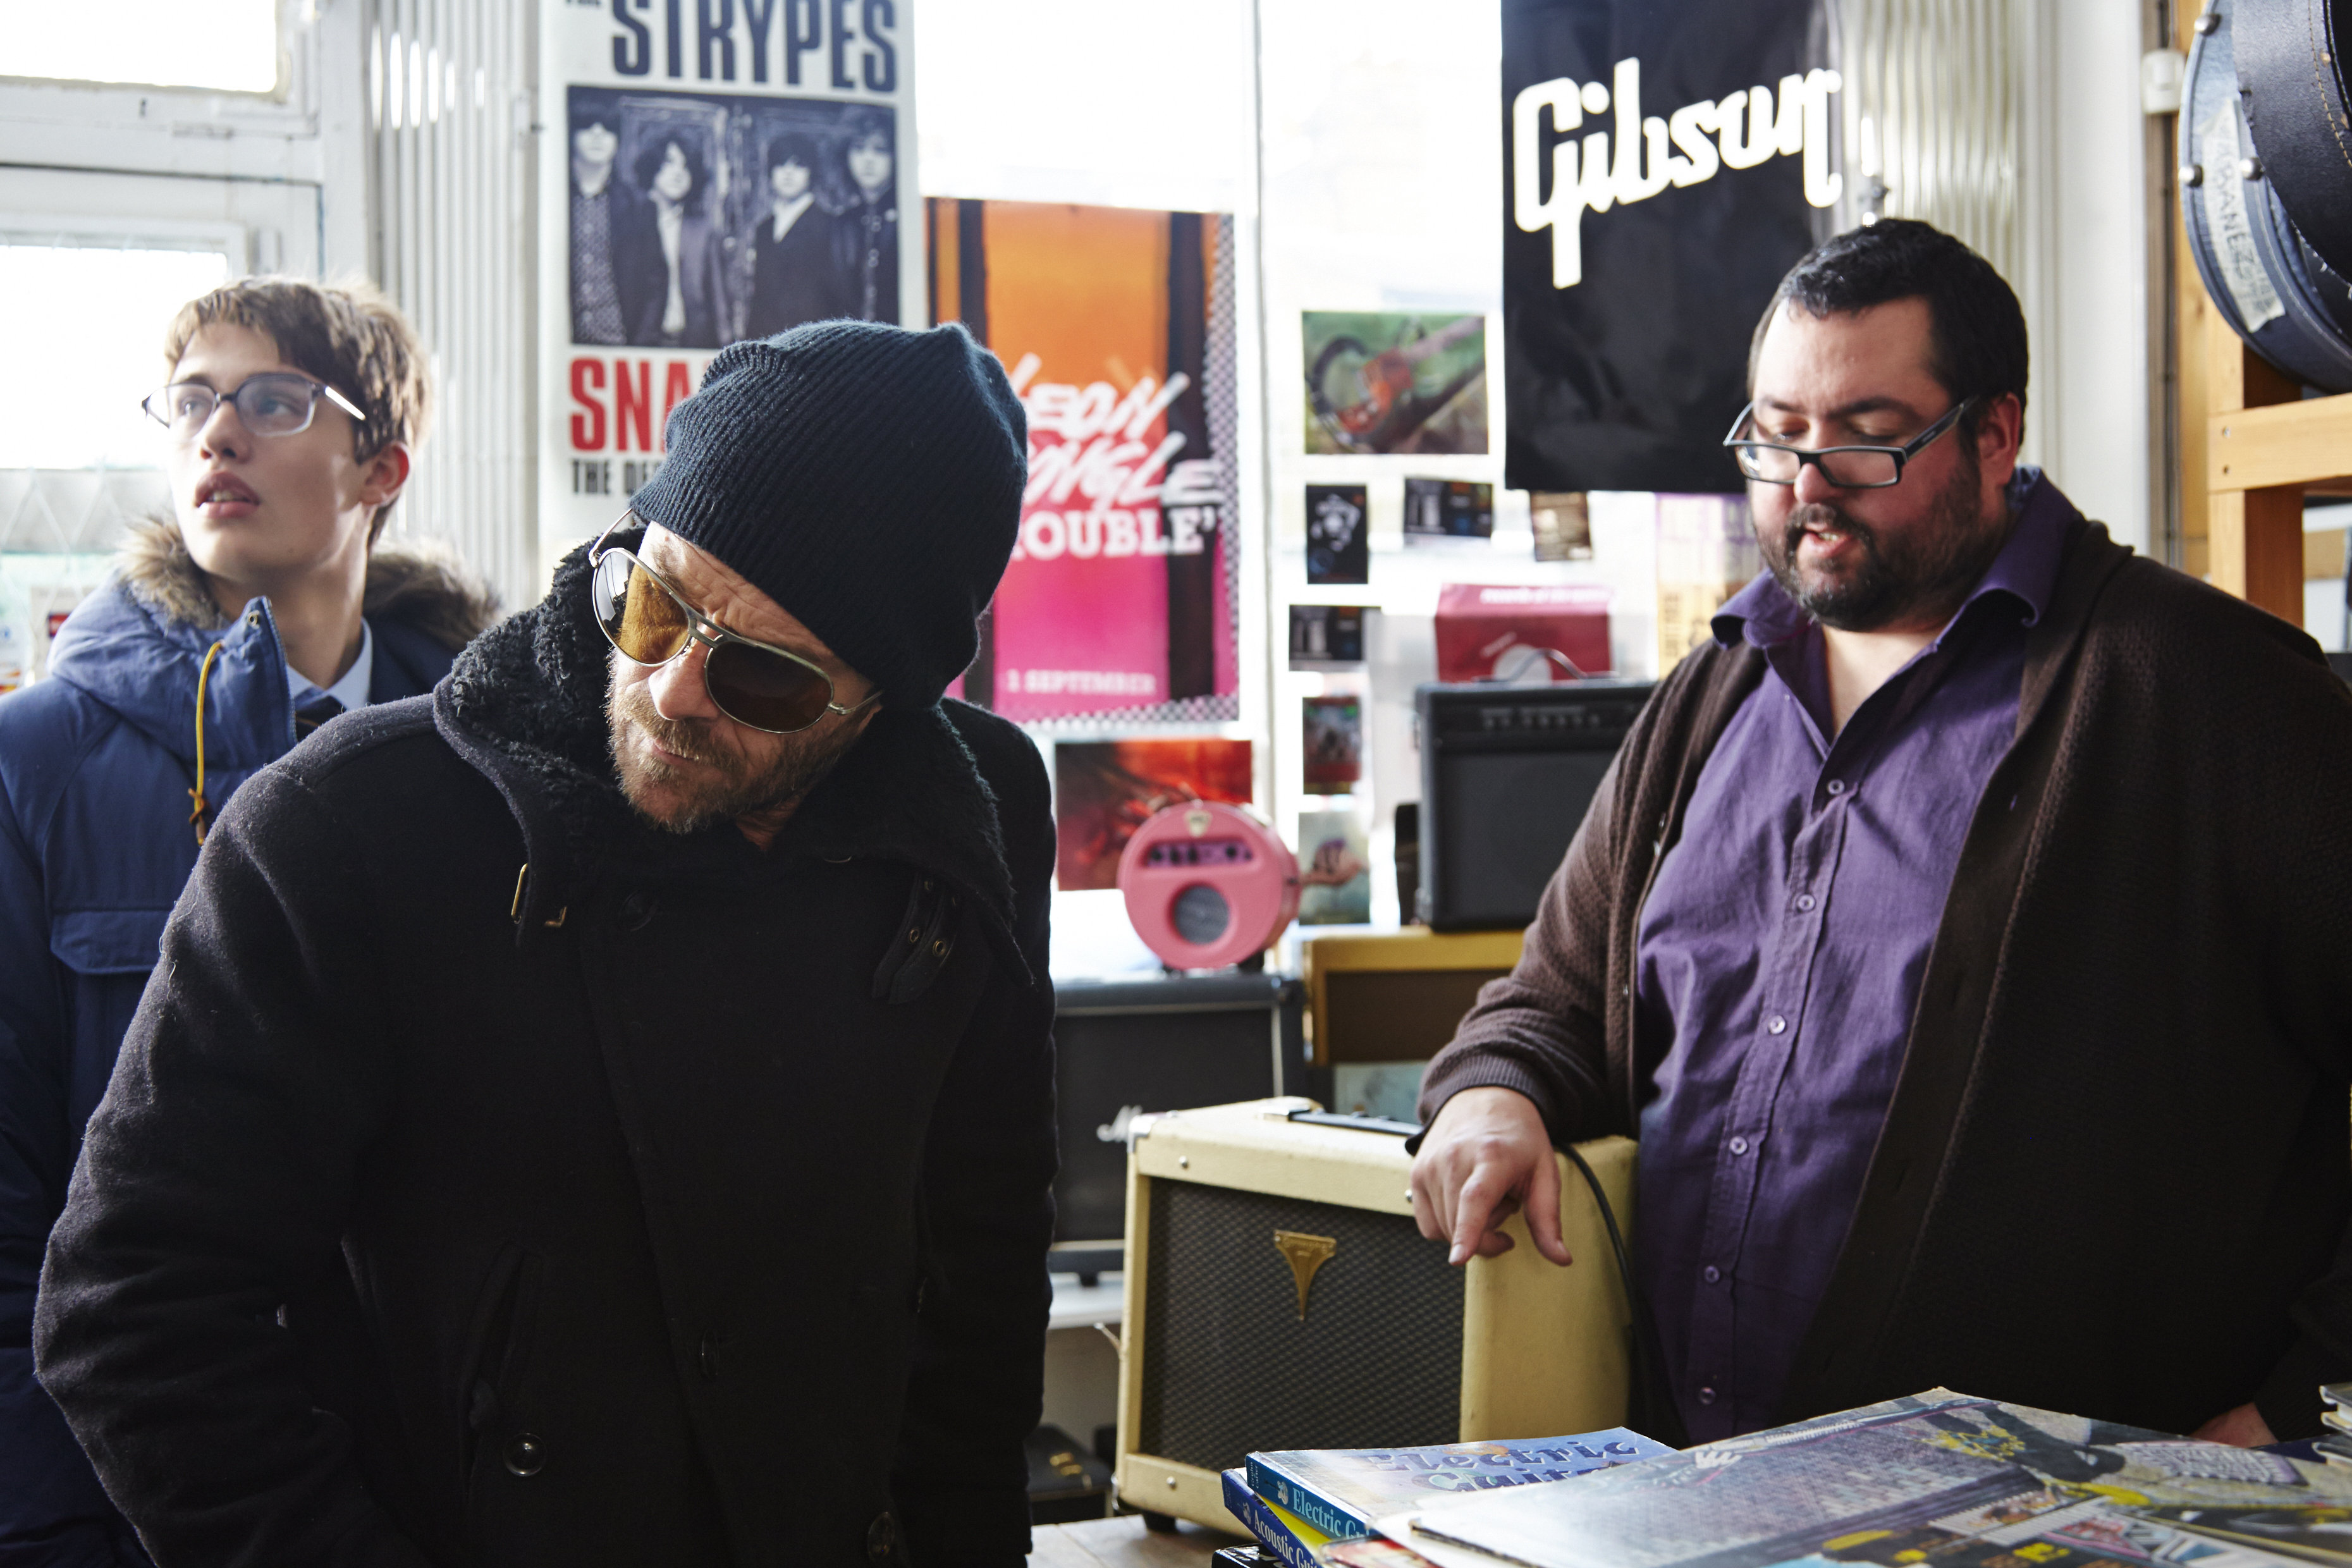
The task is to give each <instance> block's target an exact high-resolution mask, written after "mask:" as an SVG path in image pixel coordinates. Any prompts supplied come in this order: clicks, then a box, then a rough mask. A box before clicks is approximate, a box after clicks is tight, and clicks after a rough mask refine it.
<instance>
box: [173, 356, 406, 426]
mask: <svg viewBox="0 0 2352 1568" xmlns="http://www.w3.org/2000/svg"><path fill="white" fill-rule="evenodd" d="M321 397H323V398H325V399H326V400H327V401H328V402H330V403H331V404H333V405H335V406H336V407H338V408H340V409H341V410H342V411H343V412H344V413H346V414H348V415H350V416H352V423H354V424H357V425H365V424H366V423H367V416H366V415H365V414H362V412H360V407H359V405H358V404H356V403H353V402H352V400H351V399H350V398H348V397H345V396H344V395H342V394H341V393H340V392H337V391H336V390H335V389H334V388H333V387H331V386H329V385H328V384H326V383H325V382H323V381H312V380H311V379H310V377H309V376H307V375H296V374H294V373H293V372H291V371H284V370H269V371H264V372H262V373H261V374H259V375H255V376H247V378H246V381H245V384H244V385H242V386H240V387H238V388H237V389H236V391H235V392H230V393H220V392H215V391H214V390H213V389H212V388H211V387H209V386H207V385H205V384H204V383H203V382H201V381H175V382H173V384H171V385H169V386H167V387H164V388H163V390H162V391H160V392H151V393H149V394H148V395H146V396H145V397H144V398H142V399H141V400H140V404H139V406H140V407H142V408H143V409H145V410H146V411H147V417H148V418H150V419H152V420H153V421H155V423H156V424H158V425H161V426H163V428H165V429H166V430H169V431H170V432H171V433H172V434H173V436H175V437H179V438H180V439H181V440H183V441H189V440H194V438H195V435H196V432H197V431H199V430H202V429H203V428H204V427H205V421H207V420H209V419H210V418H211V417H212V416H213V410H214V409H215V408H217V407H219V406H220V405H222V404H223V403H234V404H235V405H236V416H237V418H239V419H240V420H242V421H244V423H245V427H246V428H247V430H250V431H252V432H253V433H254V434H255V435H257V436H299V435H300V434H301V433H302V432H303V431H305V430H308V429H309V428H310V420H311V418H312V416H315V415H316V414H317V413H318V411H319V399H320V398H321Z"/></svg>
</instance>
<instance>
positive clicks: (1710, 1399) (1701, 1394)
mask: <svg viewBox="0 0 2352 1568" xmlns="http://www.w3.org/2000/svg"><path fill="white" fill-rule="evenodd" d="M1698 1402H1699V1403H1700V1404H1701V1405H1712V1404H1714V1403H1715V1390H1714V1389H1712V1388H1702V1389H1700V1390H1699V1391H1698Z"/></svg>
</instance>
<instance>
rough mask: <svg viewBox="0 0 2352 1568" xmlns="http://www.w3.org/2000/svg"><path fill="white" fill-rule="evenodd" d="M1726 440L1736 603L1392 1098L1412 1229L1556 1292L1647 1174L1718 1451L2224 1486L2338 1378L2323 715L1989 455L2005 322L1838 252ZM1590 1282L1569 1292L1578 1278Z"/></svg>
mask: <svg viewBox="0 0 2352 1568" xmlns="http://www.w3.org/2000/svg"><path fill="white" fill-rule="evenodd" d="M1749 385H1750V390H1751V392H1752V393H1753V395H1754V399H1755V401H1754V402H1753V403H1752V404H1751V405H1750V406H1749V407H1748V410H1746V411H1744V412H1743V413H1742V414H1741V416H1740V417H1739V419H1738V422H1737V423H1736V424H1735V425H1734V426H1733V427H1732V430H1731V433H1730V436H1729V438H1728V444H1729V445H1730V446H1731V447H1733V448H1734V449H1735V451H1736V452H1737V454H1738V460H1739V463H1740V466H1741V468H1742V469H1743V470H1744V471H1745V472H1746V474H1747V475H1748V480H1749V483H1748V496H1749V500H1750V504H1751V505H1752V507H1753V509H1754V515H1755V523H1756V531H1757V538H1758V542H1759V544H1760V545H1761V546H1762V550H1763V555H1764V559H1765V563H1766V564H1767V566H1768V568H1769V570H1768V571H1767V572H1766V573H1765V574H1762V575H1760V576H1759V577H1758V579H1757V580H1756V581H1755V582H1754V583H1753V584H1749V585H1748V587H1747V588H1746V589H1744V590H1742V591H1741V592H1740V593H1739V594H1738V595H1735V596H1734V597H1733V598H1732V599H1731V600H1730V601H1729V602H1728V603H1727V604H1726V605H1725V606H1724V607H1723V610H1722V612H1721V613H1720V614H1719V615H1718V616H1717V617H1716V621H1715V638H1714V640H1713V641H1712V642H1711V643H1710V644H1707V645H1706V646H1703V647H1700V648H1699V649H1697V650H1696V651H1695V652H1694V653H1692V654H1691V655H1690V656H1689V657H1688V658H1685V660H1684V661H1683V663H1682V664H1681V665H1680V666H1679V667H1678V668H1676V669H1675V670H1674V671H1673V672H1672V673H1671V674H1670V675H1669V676H1668V677H1667V678H1666V679H1665V680H1664V682H1663V683H1662V684H1661V687H1660V689H1659V692H1658V694H1657V697H1656V698H1655V700H1654V701H1653V702H1652V704H1651V705H1650V708H1649V710H1647V712H1646V713H1645V714H1644V715H1643V719H1642V721H1641V722H1640V724H1639V725H1638V726H1637V727H1636V729H1635V731H1634V732H1633V735H1632V736H1631V737H1629V739H1628V740H1627V742H1626V744H1625V747H1624V750H1623V752H1622V753H1621V755H1620V756H1619V758H1618V760H1617V763H1616V765H1615V767H1614V769H1613V771H1612V774H1611V776H1610V778H1609V780H1608V781H1607V782H1606V783H1605V784H1603V785H1602V787H1601V792H1600V795H1599V796H1598V798H1597V799H1596V800H1595V802H1594V804H1593V806H1592V809H1591V813H1590V814H1589V816H1587V818H1586V820H1585V822H1584V825H1583V827H1582V830H1581V831H1580V833H1579V835H1578V836H1577V838H1576V841H1575V843H1574V844H1573V845H1572V846H1571V847H1570V850H1569V852H1568V855H1567V858H1566V859H1565V860H1564V862H1563V863H1562V865H1561V867H1560V868H1559V872H1558V873H1557V874H1556V875H1555V877H1554V878H1553V880H1552V883H1551V886H1550V888H1549V889H1548V891H1547V893H1546V895H1545V899H1544V903H1543V907H1542V910H1541V912H1540V913H1539V914H1538V917H1537V919H1536V922H1535V924H1534V925H1533V926H1532V927H1530V928H1529V930H1528V943H1527V950H1526V952H1525V955H1524V957H1523V958H1522V960H1521V962H1520V963H1519V964H1518V966H1517V969H1516V970H1515V971H1514V973H1511V974H1510V975H1508V976H1507V977H1505V978H1504V979H1501V980H1498V981H1496V982H1495V983H1494V984H1490V985H1489V986H1487V987H1486V990H1485V991H1484V992H1483V993H1481V994H1480V997H1479V1000H1478V1003H1477V1005H1475V1007H1474V1008H1473V1009H1472V1010H1471V1012H1470V1014H1469V1016H1467V1017H1465V1019H1464V1021H1463V1023H1462V1025H1461V1026H1460V1028H1459V1030H1458V1032H1457V1033H1456V1035H1455V1037H1454V1042H1453V1043H1452V1044H1451V1045H1450V1046H1448V1047H1446V1049H1445V1050H1444V1053H1443V1054H1442V1055H1441V1056H1440V1057H1439V1058H1437V1059H1436V1060H1435V1061H1434V1062H1433V1063H1432V1064H1431V1067H1430V1068H1429V1071H1428V1074H1427V1077H1426V1079H1424V1082H1423V1092H1422V1110H1423V1115H1424V1116H1425V1117H1426V1118H1428V1119H1429V1121H1430V1127H1429V1131H1428V1133H1427V1135H1426V1138H1425V1140H1424V1142H1423V1145H1422V1147H1421V1149H1420V1151H1419V1153H1418V1157H1417V1160H1416V1163H1415V1166H1414V1173H1413V1181H1412V1191H1413V1196H1414V1205H1415V1210H1416V1213H1417V1215H1419V1218H1420V1223H1421V1227H1422V1231H1423V1234H1424V1235H1426V1236H1428V1237H1432V1238H1433V1239H1439V1240H1444V1241H1446V1242H1448V1243H1449V1244H1450V1246H1451V1256H1452V1258H1453V1259H1454V1261H1455V1262H1461V1261H1464V1260H1465V1259H1466V1258H1468V1257H1470V1256H1471V1255H1472V1254H1473V1253H1477V1254H1482V1255H1486V1256H1493V1255H1494V1254H1496V1253H1497V1252H1499V1251H1502V1250H1503V1249H1505V1248H1507V1247H1509V1246H1510V1245H1511V1244H1512V1243H1511V1238H1510V1237H1507V1236H1506V1235H1504V1234H1503V1232H1502V1230H1501V1228H1500V1227H1501V1226H1502V1224H1503V1222H1504V1220H1505V1219H1506V1218H1507V1216H1509V1215H1511V1214H1513V1213H1515V1212H1520V1211H1524V1212H1525V1214H1526V1215H1527V1219H1528V1229H1529V1230H1530V1231H1531V1233H1532V1235H1533V1238H1534V1243H1535V1245H1536V1246H1537V1247H1538V1249H1539V1250H1540V1251H1541V1252H1542V1253H1543V1254H1544V1255H1545V1256H1546V1257H1548V1258H1550V1259H1551V1260H1552V1261H1554V1262H1555V1263H1566V1262H1567V1261H1568V1258H1567V1256H1566V1253H1565V1251H1564V1249H1563V1248H1562V1246H1561V1244H1560V1240H1559V1225H1558V1217H1557V1216H1558V1213H1559V1189H1558V1184H1557V1182H1556V1179H1555V1177H1554V1163H1553V1156H1552V1152H1551V1150H1552V1145H1553V1143H1554V1142H1563V1141H1568V1140H1572V1139H1580V1138H1588V1137H1593V1136H1597V1135H1600V1134H1602V1133H1611V1132H1618V1133H1627V1134H1633V1135H1637V1136H1638V1137H1639V1139H1640V1141H1641V1154H1640V1161H1639V1165H1638V1202H1637V1210H1638V1214H1639V1223H1638V1224H1637V1225H1636V1226H1635V1242H1634V1246H1635V1270H1636V1274H1637V1276H1638V1283H1639V1285H1640V1287H1641V1289H1642V1291H1643V1297H1644V1298H1645V1300H1646V1308H1647V1310H1646V1321H1644V1323H1643V1325H1642V1326H1643V1328H1644V1329H1645V1330H1647V1331H1651V1333H1652V1338H1651V1343H1652V1345H1653V1347H1654V1352H1655V1361H1656V1363H1657V1366H1658V1371H1659V1377H1658V1379H1657V1382H1658V1384H1660V1386H1659V1387H1658V1388H1656V1389H1654V1390H1653V1391H1652V1392H1653V1394H1654V1403H1653V1404H1652V1405H1651V1406H1650V1408H1648V1409H1647V1410H1645V1411H1643V1412H1641V1413H1639V1414H1638V1415H1637V1417H1636V1419H1637V1420H1645V1421H1647V1422H1649V1423H1650V1424H1651V1425H1652V1426H1653V1428H1654V1429H1657V1430H1661V1431H1662V1432H1663V1431H1668V1430H1670V1429H1671V1427H1672V1426H1675V1425H1676V1424H1679V1425H1680V1426H1681V1427H1682V1428H1683V1429H1684V1431H1685V1434H1686V1435H1687V1436H1688V1437H1689V1438H1691V1439H1694V1440H1698V1441H1705V1440H1707V1439H1711V1438H1718V1437H1722V1436H1729V1435H1731V1434H1734V1433H1738V1432H1743V1431H1748V1430H1752V1429H1754V1428H1757V1427H1760V1426H1769V1425H1772V1424H1775V1423H1778V1422H1782V1421H1788V1420H1793V1419H1797V1418H1801V1417H1804V1416H1809V1415H1818V1414H1821V1413H1823V1412H1827V1411H1834V1410H1839V1409H1843V1408H1847V1407H1851V1406H1853V1405H1862V1404H1865V1403H1868V1402H1871V1401H1874V1400H1879V1399H1884V1398H1888V1397H1892V1396H1895V1395H1899V1394H1910V1393H1916V1392H1917V1391H1918V1390H1920V1389H1922V1388H1927V1387H1931V1386H1934V1385H1937V1384H1945V1385H1948V1386H1950V1387H1956V1388H1964V1389H1967V1390H1969V1392H1970V1393H1973V1394H1987V1395H1992V1396H1997V1397H2000V1398H2004V1399H2014V1400H2019V1401H2021V1402H2023V1403H2026V1404H2029V1405H2038V1406H2042V1407H2043V1408H2047V1409H2053V1410H2063V1411H2071V1412H2074V1413H2077V1414H2080V1415H2086V1416H2092V1417H2099V1418H2105V1419H2107V1420H2113V1421H2119V1422H2125V1423H2128V1424H2132V1425H2136V1426H2147V1427H2154V1428H2157V1429H2159V1430H2165V1431H2181V1432H2187V1431H2197V1432H2199V1433H2200V1435H2201V1436H2209V1437H2212V1438H2217V1439H2220V1440H2221V1441H2225V1442H2231V1443H2238V1444H2252V1443H2261V1442H2267V1441H2270V1440H2271V1438H2272V1437H2273V1435H2276V1436H2308V1435H2313V1434H2315V1433H2317V1432H2318V1430H2319V1429H2320V1421H2319V1412H2320V1401H2319V1396H2318V1392H2317V1385H2318V1384H2320V1383H2321V1382H2322V1381H2325V1380H2327V1379H2331V1378H2341V1377H2345V1376H2347V1375H2352V1257H2347V1255H2346V1253H2345V1251H2344V1244H2345V1240H2346V1236H2345V1227H2346V1220H2347V1212H2352V1182H2347V1175H2352V1173H2347V1161H2346V1158H2345V1124H2344V1107H2345V1101H2346V1092H2347V1083H2348V1082H2352V963H2347V958H2346V955H2347V952H2352V696H2347V691H2346V689H2345V687H2344V684H2343V683H2342V682H2341V681H2339V680H2337V679H2336V678H2335V677H2334V676H2333V675H2332V674H2331V673H2330V672H2329V670H2328V668H2327V667H2326V663H2325V662H2324V661H2323V660H2322V658H2320V654H2319V650H2318V648H2317V647H2316V646H2315V644H2314V643H2313V642H2312V640H2311V639H2310V638H2309V637H2305V636H2304V635H2303V634H2302V633H2301V632H2299V631H2297V630H2295V629H2294V628H2293V627H2291V626H2287V625H2285V624H2284V622H2281V621H2278V620H2275V619H2273V618H2272V617H2271V616H2266V615H2263V613H2261V612H2260V611H2257V610H2254V609H2252V608H2251V607H2249V606H2247V605H2244V604H2242V603H2241V602H2239V601H2237V600H2235V599H2231V598H2229V597H2227V596H2226V595H2221V594H2220V593H2217V592H2215V591H2214V590H2212V589H2210V588H2208V587H2206V586H2204V585H2202V584H2199V583H2197V582H2195V581H2193V580H2191V579H2189V578H2187V577H2184V576H2182V575H2180V574H2178V573H2175V572H2171V571H2168V570H2166V569H2165V568H2163V567H2161V566H2158V565H2157V564H2155V563H2151V562H2147V561H2145V560H2140V559H2136V558H2134V557H2133V556H2132V554H2131V552H2129V551H2128V550H2126V549H2125V548H2124V547H2122V546H2119V545H2117V544H2116V543H2114V542H2112V541H2110V540H2109V538H2108V537H2107V534H2106V531H2105V529H2104V528H2102V527H2100V526H2099V525H2098V524H2096V523H2093V522H2088V521H2084V519H2083V518H2082V516H2081V515H2080V514H2079V513H2077V512H2076V511H2075V510H2074V507H2073V506H2071V505H2070V504H2068V502H2067V500H2066V499H2065V498H2064V497H2063V495H2061V494H2060V493H2059V491H2058V489H2057V487H2056V486H2055V485H2053V483H2052V482H2051V481H2050V480H2049V479H2047V478H2045V477H2044V476H2042V474H2041V473H2039V472H2038V471H2036V470H2034V469H2032V468H2027V467H2023V466H2021V465H2020V464H2019V463H2018V461H2017V455H2018V444H2019V440H2020V437H2021V430H2022V426H2023V420H2024V406H2025V385H2026V338H2025V326H2024V321H2023V318H2022V315H2021V312H2020V310H2019V309H2018V305H2017V301H2016V298H2015V296H2014V295H2013V294H2012V293H2011V291H2010V289H2009V287H2008V285H2007V284H2005V283H2004V282H2002V281H2001V279H2000V277H1999V276H1998V275H1997V274H1996V273H1995V272H1994V271H1993V270H1992V268H1990V266H1988V265H1987V264H1986V263H1985V262H1984V261H1983V260H1982V259H1981V258H1979V257H1978V256H1976V255H1975V254H1974V253H1973V252H1971V251H1969V249H1968V248H1967V247H1965V246H1963V245H1961V244H1960V243H1959V242H1958V240H1955V239H1953V238H1951V237H1948V236H1946V235H1943V234H1940V233H1938V232H1937V231H1936V230H1935V229H1933V228H1930V227H1928V226H1927V225H1924V224H1919V223H1913V222H1905V221H1899V220H1891V219H1890V220H1885V221H1882V222H1880V223H1878V224H1876V225H1875V226H1871V227H1866V228H1862V229H1857V230H1855V231H1853V233H1850V234H1847V235H1843V236H1841V237H1838V238H1836V239H1833V240H1831V241H1829V242H1828V243H1827V244H1825V245H1824V246H1822V247H1821V248H1819V249H1818V250H1816V251H1815V252H1814V253H1813V254H1811V256H1808V257H1807V258H1805V259H1804V260H1803V261H1801V262H1800V263H1799V264H1798V266H1797V267H1796V268H1795V269H1794V270H1793V271H1791V272H1790V274H1789V276H1788V277H1787V279H1784V280H1783V281H1782V283H1781V286H1780V290H1779V292H1778V294H1777V295H1776V297H1775V298H1774V300H1773V301H1772V303H1771V306H1770V308H1769V310H1767V312H1766V314H1765V317H1764V319H1763V321H1762V322H1761V323H1760V324H1759V327H1758V330H1757V333H1756V337H1755V340H1754V344H1753V348H1752V351H1751V355H1750V360H1749ZM1587 1266H1588V1267H1589V1266H1591V1264H1590V1263H1588V1264H1587Z"/></svg>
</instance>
